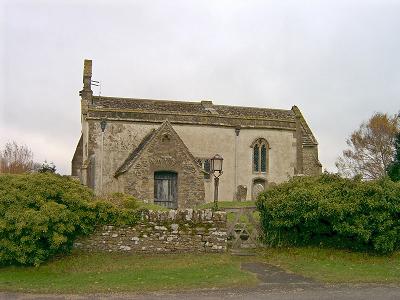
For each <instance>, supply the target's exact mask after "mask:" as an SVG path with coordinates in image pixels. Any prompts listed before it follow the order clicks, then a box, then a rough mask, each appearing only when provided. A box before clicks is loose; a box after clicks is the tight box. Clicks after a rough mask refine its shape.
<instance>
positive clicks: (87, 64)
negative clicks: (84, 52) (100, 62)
mask: <svg viewBox="0 0 400 300" xmlns="http://www.w3.org/2000/svg"><path fill="white" fill-rule="evenodd" d="M79 95H80V96H81V98H82V113H84V114H85V113H86V110H87V107H88V106H89V105H90V104H92V96H93V91H92V61H91V60H90V59H85V61H84V63H83V89H82V90H81V91H80V92H79Z"/></svg>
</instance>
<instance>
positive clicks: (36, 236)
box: [0, 173, 141, 265]
mask: <svg viewBox="0 0 400 300" xmlns="http://www.w3.org/2000/svg"><path fill="white" fill-rule="evenodd" d="M140 214H141V212H140V211H135V210H132V209H119V208H117V207H116V206H114V205H113V204H112V203H108V202H104V201H95V196H94V195H93V193H92V191H91V190H90V189H88V188H86V187H84V186H82V185H81V184H80V183H79V182H77V181H75V180H73V179H71V178H69V177H65V176H60V175H54V174H50V173H44V174H40V173H37V174H24V175H1V176H0V264H12V263H18V264H29V265H30V264H33V265H39V264H40V263H42V262H43V261H45V260H46V259H48V258H49V257H51V256H53V255H55V254H58V253H67V252H68V251H69V250H70V249H71V247H72V245H73V242H74V240H75V238H76V237H77V236H79V235H85V234H89V233H91V232H92V231H93V230H94V229H95V227H96V226H97V225H100V224H110V223H111V224H117V225H121V224H129V225H133V224H135V223H136V222H137V220H138V218H139V217H140Z"/></svg>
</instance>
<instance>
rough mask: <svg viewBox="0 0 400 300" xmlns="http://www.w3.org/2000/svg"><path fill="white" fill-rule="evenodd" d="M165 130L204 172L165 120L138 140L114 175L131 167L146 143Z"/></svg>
mask: <svg viewBox="0 0 400 300" xmlns="http://www.w3.org/2000/svg"><path fill="white" fill-rule="evenodd" d="M166 130H168V132H170V133H171V134H173V135H175V137H176V139H177V142H178V143H181V145H182V146H183V149H184V151H185V152H186V153H187V155H188V157H189V159H190V160H191V161H192V162H193V165H194V166H195V167H196V168H198V169H199V171H200V172H203V173H206V172H204V171H203V170H202V169H201V168H200V166H199V164H198V163H197V162H196V160H195V158H194V157H193V155H192V153H191V152H190V151H189V149H188V148H187V146H186V145H185V143H184V142H183V141H182V139H181V138H180V137H179V135H178V133H177V132H176V131H175V130H174V128H173V127H172V126H171V123H170V122H169V121H168V120H165V121H164V122H163V124H162V125H161V126H160V127H158V128H157V129H152V130H151V131H150V132H149V133H148V134H147V135H146V136H145V137H144V138H143V140H142V141H141V142H140V144H139V145H138V146H137V147H136V148H135V149H134V150H133V151H132V153H131V154H129V156H128V157H127V159H126V160H125V161H124V162H123V163H122V165H121V166H120V167H119V168H118V169H117V171H115V174H114V177H118V176H119V175H121V174H122V173H125V172H126V171H128V170H129V168H131V167H132V166H133V165H134V163H135V161H136V159H137V158H138V157H139V156H140V155H141V152H142V151H143V150H144V149H145V148H146V146H147V145H149V144H150V143H151V142H152V141H153V140H155V139H156V138H157V136H159V133H161V134H162V133H163V132H165V131H166Z"/></svg>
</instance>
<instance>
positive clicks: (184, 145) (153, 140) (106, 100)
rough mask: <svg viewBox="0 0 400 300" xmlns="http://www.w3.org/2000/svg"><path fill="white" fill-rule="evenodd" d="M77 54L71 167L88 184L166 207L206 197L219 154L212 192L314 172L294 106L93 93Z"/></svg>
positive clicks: (230, 194)
mask: <svg viewBox="0 0 400 300" xmlns="http://www.w3.org/2000/svg"><path fill="white" fill-rule="evenodd" d="M92 83H93V81H92V61H91V60H85V62H84V70H83V89H82V91H80V95H81V123H82V134H81V137H80V139H79V141H78V145H77V147H76V150H75V154H74V156H73V159H72V175H73V176H77V177H79V178H80V180H81V182H82V183H83V184H85V185H87V186H89V187H91V188H92V189H94V191H95V192H96V194H108V193H112V192H124V193H127V194H131V195H133V196H135V197H136V198H138V199H141V200H143V201H146V202H150V203H152V202H154V203H156V204H160V205H164V206H167V207H173V208H177V207H178V208H186V207H193V206H195V205H197V204H201V203H204V202H211V201H212V200H213V197H214V196H213V192H214V189H213V175H212V174H210V172H209V171H210V158H211V157H213V156H214V155H215V154H219V155H221V156H222V157H223V159H224V160H223V174H222V176H221V177H220V183H219V200H220V201H232V200H240V201H244V200H250V199H254V198H255V197H256V195H257V194H258V193H259V192H260V191H262V190H263V189H265V188H267V187H268V186H270V185H274V184H277V183H281V182H283V181H286V180H288V178H289V177H291V176H294V175H300V174H303V175H315V174H320V173H321V164H320V162H319V160H318V143H317V140H316V139H315V137H314V135H313V133H312V132H311V130H310V128H309V127H308V125H307V123H306V121H305V119H304V118H303V116H302V114H301V112H300V110H299V109H298V108H297V107H296V106H293V107H292V108H291V109H289V110H281V109H269V108H253V107H238V106H227V105H216V104H214V103H213V102H212V101H200V102H188V101H166V100H148V99H135V98H119V97H104V96H94V95H93V91H92V88H91V86H92Z"/></svg>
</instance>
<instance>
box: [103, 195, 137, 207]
mask: <svg viewBox="0 0 400 300" xmlns="http://www.w3.org/2000/svg"><path fill="white" fill-rule="evenodd" d="M104 200H105V201H107V202H111V203H113V204H114V205H115V206H117V207H122V208H129V209H138V208H139V207H140V205H139V202H138V200H136V198H135V197H133V196H131V195H127V194H124V193H112V194H109V195H107V196H106V197H105V198H104Z"/></svg>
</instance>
